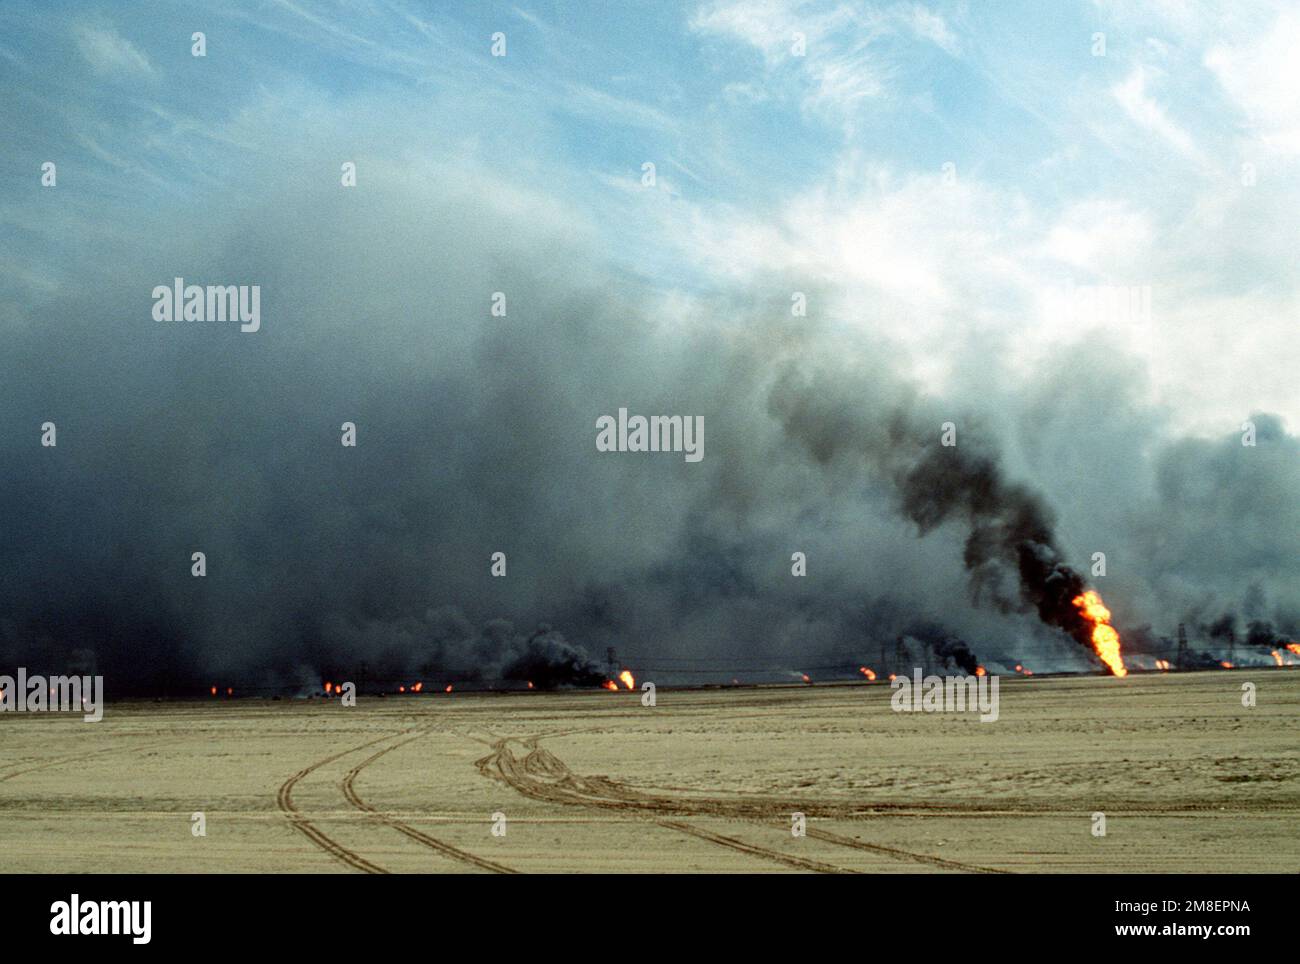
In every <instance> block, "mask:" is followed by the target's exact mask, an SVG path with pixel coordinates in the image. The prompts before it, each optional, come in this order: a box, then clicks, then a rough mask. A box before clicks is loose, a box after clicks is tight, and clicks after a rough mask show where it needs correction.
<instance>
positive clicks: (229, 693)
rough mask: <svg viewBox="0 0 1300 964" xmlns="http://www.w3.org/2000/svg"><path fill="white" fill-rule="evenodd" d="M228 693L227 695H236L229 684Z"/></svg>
mask: <svg viewBox="0 0 1300 964" xmlns="http://www.w3.org/2000/svg"><path fill="white" fill-rule="evenodd" d="M226 695H227V696H234V695H235V691H234V690H232V689H231V688H230V687H229V686H227V687H226Z"/></svg>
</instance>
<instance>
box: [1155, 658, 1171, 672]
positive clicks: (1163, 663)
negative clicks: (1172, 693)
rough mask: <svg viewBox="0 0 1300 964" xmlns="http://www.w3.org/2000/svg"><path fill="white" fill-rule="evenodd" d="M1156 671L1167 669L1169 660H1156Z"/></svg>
mask: <svg viewBox="0 0 1300 964" xmlns="http://www.w3.org/2000/svg"><path fill="white" fill-rule="evenodd" d="M1156 669H1160V670H1166V669H1169V660H1167V659H1158V660H1156Z"/></svg>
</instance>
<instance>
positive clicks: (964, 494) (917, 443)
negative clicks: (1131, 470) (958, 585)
mask: <svg viewBox="0 0 1300 964" xmlns="http://www.w3.org/2000/svg"><path fill="white" fill-rule="evenodd" d="M878 390H879V385H878V384H873V385H868V384H865V383H864V380H863V379H862V378H860V377H855V376H854V374H853V373H844V372H840V371H834V370H832V371H831V372H824V371H819V372H816V373H814V374H812V375H807V374H805V373H802V372H800V371H799V370H798V369H797V368H791V369H790V370H788V371H787V372H786V373H785V374H784V375H783V376H782V378H781V379H780V380H779V382H778V383H777V386H776V388H775V390H774V391H773V394H772V398H771V410H772V413H773V414H774V415H775V416H776V417H777V418H778V419H780V420H781V422H782V423H783V424H784V426H785V428H786V431H787V432H788V433H789V434H790V436H791V437H792V438H793V439H794V440H796V441H797V442H799V443H801V444H802V445H804V446H805V447H806V448H807V449H808V451H809V453H810V454H811V455H812V457H813V458H814V459H816V460H817V461H818V462H821V463H827V462H830V461H832V460H833V459H835V458H836V457H837V456H839V455H841V454H842V453H843V452H845V451H846V450H847V451H848V452H849V453H851V454H852V455H855V456H858V457H859V458H861V459H863V460H865V462H866V463H867V465H868V466H869V468H870V470H871V471H872V472H874V473H876V474H878V475H880V476H882V477H884V478H888V479H889V480H891V481H892V483H893V485H894V488H895V491H896V495H897V501H898V508H899V511H901V512H902V513H903V515H904V516H906V517H907V518H908V519H910V520H911V521H912V522H914V523H915V524H916V526H917V530H918V533H919V534H920V535H922V536H924V535H926V534H927V533H929V532H931V531H932V530H934V529H936V528H937V527H939V526H940V525H942V524H944V523H946V522H955V523H957V525H958V526H959V527H961V529H962V530H963V531H964V532H965V541H964V546H963V552H962V559H963V562H964V564H965V566H966V569H967V571H968V572H969V575H970V591H971V595H972V598H973V599H974V601H976V602H981V601H988V602H989V603H991V604H992V605H994V606H995V607H997V608H998V609H1000V610H1002V611H1004V612H1013V611H1025V610H1032V611H1034V612H1036V613H1037V615H1038V617H1039V618H1040V619H1041V620H1042V621H1043V622H1044V623H1045V624H1047V625H1048V626H1051V627H1054V628H1058V629H1061V630H1064V631H1065V632H1066V633H1067V634H1069V635H1070V636H1071V637H1073V638H1074V639H1075V640H1076V641H1077V642H1079V643H1080V644H1081V645H1083V646H1085V647H1087V648H1089V649H1091V625H1090V624H1089V623H1087V622H1086V621H1085V620H1083V619H1082V618H1081V617H1080V614H1079V610H1078V609H1077V608H1076V607H1075V606H1074V605H1073V602H1072V601H1073V600H1074V599H1075V598H1076V597H1078V595H1079V594H1080V593H1081V592H1083V590H1084V588H1085V583H1084V580H1083V577H1082V576H1080V575H1079V573H1077V572H1076V571H1075V570H1074V569H1072V568H1070V566H1068V565H1067V564H1066V563H1065V562H1064V561H1063V560H1062V558H1061V553H1060V550H1059V549H1058V548H1057V538H1056V535H1055V533H1054V531H1053V522H1052V518H1051V514H1050V513H1049V511H1048V510H1047V507H1046V506H1045V505H1044V504H1043V502H1042V500H1041V498H1040V497H1039V496H1038V495H1037V494H1035V493H1033V492H1031V491H1030V490H1029V489H1028V488H1027V487H1025V486H1023V485H1020V484H1017V483H1014V482H1009V481H1008V480H1007V479H1006V478H1005V477H1004V473H1003V469H1002V465H1001V458H1000V456H999V454H998V452H997V450H996V448H995V447H994V446H993V445H992V444H990V443H989V441H988V440H987V438H986V437H984V436H983V435H981V434H980V433H979V430H978V428H976V429H974V430H972V429H971V427H969V426H970V423H969V422H967V423H964V424H963V426H962V427H959V428H958V429H957V431H958V436H957V438H956V444H954V445H943V444H941V440H940V433H941V426H942V425H943V424H944V423H946V422H948V421H951V420H950V419H944V418H942V417H941V416H940V410H939V409H938V408H937V407H934V406H929V405H924V404H922V403H921V402H920V401H918V400H917V399H915V398H914V397H907V396H905V397H904V401H903V403H902V404H892V403H890V402H889V401H888V400H887V399H886V400H882V399H880V398H878V397H876V398H873V397H872V396H873V395H877V394H878ZM855 421H857V422H859V423H861V422H868V421H870V422H877V423H879V424H878V427H876V428H874V429H865V430H864V429H862V428H856V427H855V426H854V422H855ZM955 424H956V423H955V422H954V425H955Z"/></svg>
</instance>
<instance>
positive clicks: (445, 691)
mask: <svg viewBox="0 0 1300 964" xmlns="http://www.w3.org/2000/svg"><path fill="white" fill-rule="evenodd" d="M443 692H444V693H450V692H451V684H450V683H448V684H447V688H446V689H444V690H443Z"/></svg>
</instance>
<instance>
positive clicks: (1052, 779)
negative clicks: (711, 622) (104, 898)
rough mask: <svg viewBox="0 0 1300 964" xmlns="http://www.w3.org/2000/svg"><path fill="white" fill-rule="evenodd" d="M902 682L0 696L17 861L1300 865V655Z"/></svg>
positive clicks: (297, 867)
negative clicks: (54, 699) (897, 698)
mask: <svg viewBox="0 0 1300 964" xmlns="http://www.w3.org/2000/svg"><path fill="white" fill-rule="evenodd" d="M1245 682H1253V683H1254V684H1255V685H1256V687H1257V700H1258V705H1256V706H1255V707H1253V708H1247V707H1244V706H1243V705H1242V700H1241V695H1242V690H1241V687H1242V684H1243V683H1245ZM889 696H890V689H889V686H888V684H887V683H874V684H867V683H865V682H863V683H857V684H843V685H813V686H804V685H798V686H789V687H762V688H744V687H736V688H726V689H704V690H698V689H697V690H671V689H662V688H661V689H660V690H659V691H658V694H657V705H656V706H653V707H647V706H643V705H642V702H641V694H640V693H639V692H622V693H609V692H605V691H597V692H585V691H584V692H562V693H537V692H534V693H515V694H468V693H467V694H462V693H453V694H445V693H442V692H438V693H433V694H422V695H420V696H411V697H393V698H385V699H380V698H376V697H364V696H363V697H361V698H360V699H359V701H358V705H357V706H355V707H350V708H349V707H344V706H342V705H340V703H339V701H337V700H330V701H326V700H321V699H313V700H283V701H269V700H239V699H234V700H226V699H214V700H211V701H203V702H173V703H149V702H138V703H137V702H128V703H117V704H113V703H110V704H109V706H108V709H107V712H106V714H105V718H104V720H103V722H101V723H97V724H86V723H82V722H80V718H79V717H69V716H53V715H47V714H3V716H0V864H2V866H0V869H2V870H4V871H9V872H51V871H58V872H68V871H72V872H77V871H95V872H120V871H125V872H161V873H172V872H187V873H192V872H232V871H264V872H302V873H330V872H372V873H376V872H392V873H407V872H435V873H444V872H445V873H450V872H472V873H504V872H519V873H537V872H556V871H560V872H588V871H606V872H619V873H631V872H646V871H652V872H653V871H684V872H746V873H763V872H868V873H898V872H913V873H914V872H938V873H948V872H957V873H987V872H1011V873H1023V872H1028V871H1045V872H1064V871H1087V872H1100V873H1106V872H1117V871H1156V872H1191V871H1196V872H1202V871H1227V872H1257V871H1274V872H1277V871H1283V872H1295V871H1297V870H1300V672H1297V671H1287V670H1274V671H1269V670H1240V671H1234V672H1214V673H1187V674H1169V675H1153V674H1151V675H1134V676H1130V677H1128V678H1126V679H1113V678H1107V677H1063V678H1052V679H1045V678H1035V679H1005V680H1003V681H1002V688H1001V714H1000V719H999V720H998V721H997V722H995V723H985V724H981V723H980V722H979V718H978V714H975V713H965V714H958V713H935V714H924V713H895V712H892V711H891V709H890V705H889ZM197 812H201V813H202V814H203V819H204V822H205V825H206V836H195V835H194V834H193V832H192V829H191V828H192V825H193V823H192V815H193V814H195V813H197ZM795 812H802V813H804V814H806V817H807V835H806V836H801V837H797V836H795V835H793V834H792V833H791V827H792V814H793V813H795ZM1094 812H1102V813H1104V814H1105V815H1106V835H1105V836H1104V837H1099V836H1094V834H1093V832H1092V831H1093V826H1094V822H1093V814H1094ZM494 814H498V815H502V816H503V817H504V823H502V821H501V819H500V817H498V818H496V819H495V821H494V816H493V815H494ZM494 826H495V827H496V828H497V830H498V831H500V830H501V828H502V827H504V834H502V835H495V834H494V833H493V828H494Z"/></svg>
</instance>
